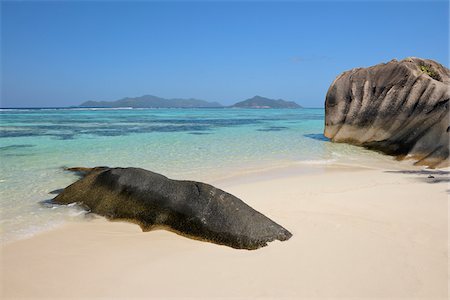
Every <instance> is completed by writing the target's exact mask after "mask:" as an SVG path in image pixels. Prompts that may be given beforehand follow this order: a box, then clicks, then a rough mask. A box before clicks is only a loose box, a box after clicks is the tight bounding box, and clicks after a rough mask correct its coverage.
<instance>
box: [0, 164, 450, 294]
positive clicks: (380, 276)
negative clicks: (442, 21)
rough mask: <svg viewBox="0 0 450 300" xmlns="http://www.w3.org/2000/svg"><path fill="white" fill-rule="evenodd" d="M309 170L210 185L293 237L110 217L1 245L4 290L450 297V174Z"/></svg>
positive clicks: (48, 292)
mask: <svg viewBox="0 0 450 300" xmlns="http://www.w3.org/2000/svg"><path fill="white" fill-rule="evenodd" d="M431 180H432V179H427V175H423V174H401V173H386V172H385V171H383V170H379V169H365V168H355V167H342V166H334V167H333V166H331V167H326V168H323V167H320V168H318V169H317V172H313V173H311V174H304V173H303V172H302V167H301V166H297V167H295V168H291V169H284V170H277V171H269V172H265V173H262V174H246V175H244V176H240V177H235V178H229V179H222V180H220V181H215V182H211V183H213V184H215V185H217V186H218V187H220V188H222V189H225V190H227V191H229V192H231V193H233V194H234V195H236V196H238V197H240V198H241V199H243V200H244V201H245V202H247V203H248V204H249V205H251V206H252V207H253V208H255V209H257V210H259V211H260V212H262V213H264V214H266V215H267V216H268V217H270V218H272V219H273V220H275V221H276V222H278V223H280V224H281V225H283V226H284V227H286V228H287V229H289V230H290V231H291V232H292V233H293V234H294V236H293V237H292V238H291V239H290V240H289V241H286V242H278V241H276V242H273V243H270V244H269V246H267V247H265V248H261V249H259V250H256V251H247V250H235V249H231V248H228V247H225V246H218V245H215V244H211V243H206V242H200V241H195V240H191V239H188V238H185V237H181V236H178V235H176V234H174V233H171V232H167V231H162V230H159V231H153V232H146V233H143V232H141V230H140V228H139V227H138V226H137V225H133V224H127V223H119V222H109V221H106V220H104V219H103V218H100V217H98V218H95V219H94V220H90V221H85V222H79V223H71V224H67V225H66V226H64V227H62V228H59V229H56V230H53V231H49V232H45V233H42V234H39V235H36V236H34V237H32V238H29V239H26V240H22V241H17V242H12V243H10V244H6V245H4V246H3V247H2V254H1V259H2V265H1V267H2V268H1V276H2V278H1V283H2V294H1V295H2V298H4V299H9V298H16V297H17V298H22V297H29V298H54V299H62V298H76V299H88V298H98V297H104V298H108V299H110V298H123V299H131V298H146V299H167V298H180V299H185V298H190V299H211V298H234V299H249V298H266V299H336V298H345V299H427V300H428V299H447V298H448V272H447V271H448V224H447V221H448V207H449V206H448V195H449V186H448V182H445V181H444V182H438V183H431Z"/></svg>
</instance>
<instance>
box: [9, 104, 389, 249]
mask: <svg viewBox="0 0 450 300" xmlns="http://www.w3.org/2000/svg"><path fill="white" fill-rule="evenodd" d="M323 124H324V111H323V109H298V110H282V109H280V110H275V109H273V110H272V109H267V110H251V109H121V110H118V109H116V110H114V109H107V110H106V109H105V110H93V109H54V110H48V109H46V110H7V109H6V110H5V109H4V110H2V111H1V112H0V127H1V131H0V153H1V174H0V185H1V195H0V200H1V214H2V217H1V230H2V234H1V239H2V241H10V240H14V239H18V238H23V237H27V236H30V235H32V234H34V233H36V232H40V231H42V230H45V229H47V228H50V227H54V226H59V225H60V224H62V223H63V222H65V221H67V220H70V219H73V218H81V217H82V215H83V214H84V213H83V211H81V210H79V209H78V208H76V207H75V206H72V207H65V206H49V205H43V204H42V203H41V202H42V201H45V200H48V199H51V198H52V197H54V195H52V194H49V192H51V191H53V190H57V189H60V188H63V187H65V186H67V185H68V184H70V183H72V182H73V181H74V180H75V179H76V177H75V176H74V175H72V174H69V173H67V172H65V171H63V167H64V166H86V167H93V166H99V165H101V166H135V167H142V168H146V169H150V170H152V171H155V172H160V173H163V174H165V175H167V176H169V177H172V178H178V179H196V180H204V181H208V180H211V179H213V178H219V177H221V176H227V175H230V174H234V173H237V172H238V171H240V170H243V169H255V168H263V167H271V166H277V165H281V164H286V163H292V162H296V163H300V164H302V163H303V164H313V165H320V164H327V163H331V162H340V161H349V160H353V161H357V160H358V157H365V158H367V157H370V158H371V159H374V160H390V158H387V157H385V156H382V155H379V154H376V153H373V152H370V151H366V150H363V149H360V148H358V147H353V146H349V145H343V144H332V143H330V142H328V141H327V139H326V138H324V137H323V135H322V132H323Z"/></svg>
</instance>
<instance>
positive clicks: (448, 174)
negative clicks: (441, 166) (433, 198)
mask: <svg viewBox="0 0 450 300" xmlns="http://www.w3.org/2000/svg"><path fill="white" fill-rule="evenodd" d="M385 172H386V173H399V174H411V175H418V178H417V179H418V180H420V181H422V182H426V183H440V182H450V171H443V170H401V171H385ZM422 175H424V176H422Z"/></svg>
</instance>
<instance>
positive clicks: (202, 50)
mask: <svg viewBox="0 0 450 300" xmlns="http://www.w3.org/2000/svg"><path fill="white" fill-rule="evenodd" d="M448 5H449V4H448V1H445V0H443V1H432V0H424V1H377V2H373V1H328V2H325V1H289V2H280V1H278V2H275V1H265V2H258V1H233V2H231V1H228V2H220V1H198V2H190V1H178V2H175V1H165V2H158V1H136V2H131V1H128V2H125V1H59V2H57V1H47V2H44V1H2V2H1V100H0V106H1V107H62V106H72V105H78V104H80V103H82V102H84V101H87V100H97V101H100V100H103V101H112V100H117V99H120V98H124V97H136V96H141V95H147V94H150V95H156V96H160V97H164V98H198V99H203V100H207V101H218V102H220V103H222V104H232V103H235V102H237V101H241V100H244V99H247V98H250V97H252V96H254V95H260V96H264V97H269V98H274V99H280V98H281V99H284V100H288V101H296V102H297V103H299V104H301V105H303V106H305V107H323V106H324V101H325V95H326V92H327V89H328V87H329V86H330V84H331V83H332V81H333V80H334V78H335V77H336V76H337V75H339V74H340V73H342V72H343V71H345V70H349V69H352V68H355V67H367V66H371V65H374V64H378V63H382V62H387V61H390V60H391V59H394V58H395V59H403V58H405V57H409V56H417V57H422V58H430V59H434V60H436V61H438V62H440V63H442V64H443V65H445V66H447V67H448V66H449V57H448V55H449V54H448V53H449V37H448V36H449V29H448V22H449V7H448Z"/></svg>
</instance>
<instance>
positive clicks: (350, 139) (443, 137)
mask: <svg viewBox="0 0 450 300" xmlns="http://www.w3.org/2000/svg"><path fill="white" fill-rule="evenodd" d="M449 98H450V70H449V69H447V68H445V67H444V66H442V65H441V64H439V63H437V62H435V61H432V60H429V59H420V58H415V57H411V58H407V59H404V60H402V61H397V60H392V61H390V62H388V63H385V64H379V65H376V66H372V67H369V68H357V69H352V70H350V71H347V72H344V73H342V74H341V75H339V76H338V77H337V78H336V79H335V80H334V82H333V83H332V84H331V86H330V88H329V90H328V93H327V96H326V101H325V132H324V134H325V136H326V137H328V138H330V139H331V140H332V141H334V142H344V143H351V144H355V145H360V146H364V147H367V148H369V149H374V150H378V151H382V152H384V153H387V154H390V155H395V156H398V157H399V158H405V157H407V158H412V159H415V160H416V164H419V165H427V166H430V167H445V166H448V157H449V134H450V133H449V121H450V115H449Z"/></svg>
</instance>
